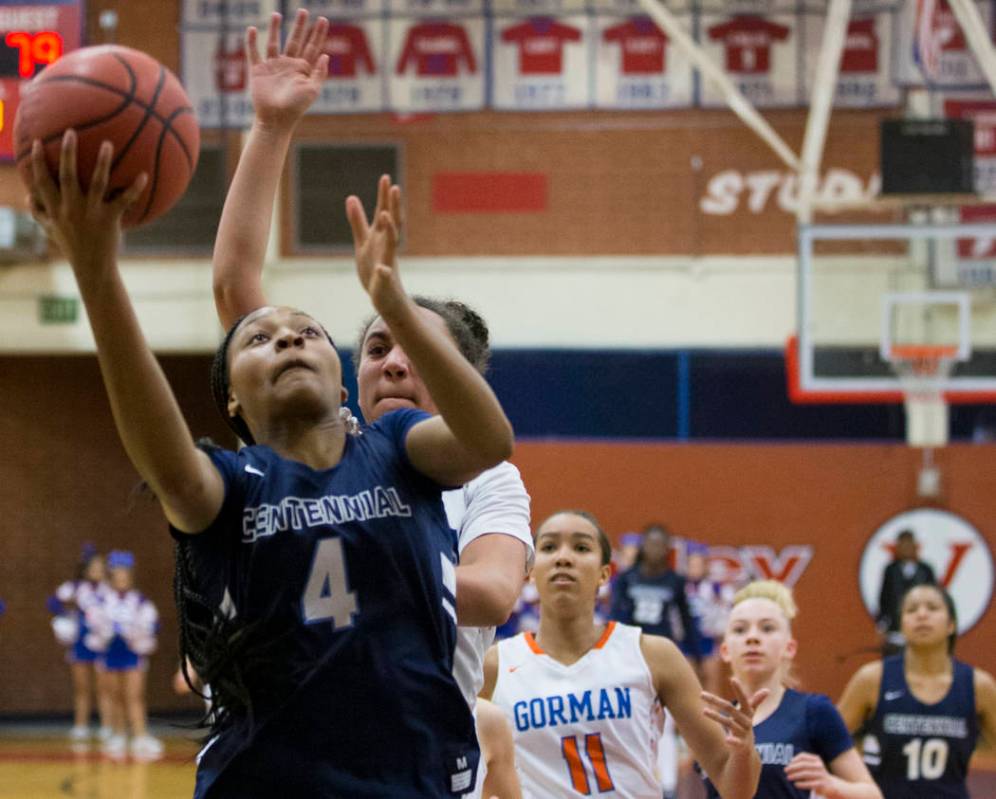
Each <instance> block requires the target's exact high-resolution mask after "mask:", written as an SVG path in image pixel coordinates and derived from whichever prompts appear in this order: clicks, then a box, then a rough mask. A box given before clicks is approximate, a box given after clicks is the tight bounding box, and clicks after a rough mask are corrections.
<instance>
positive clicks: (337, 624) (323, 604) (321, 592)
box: [301, 538, 357, 630]
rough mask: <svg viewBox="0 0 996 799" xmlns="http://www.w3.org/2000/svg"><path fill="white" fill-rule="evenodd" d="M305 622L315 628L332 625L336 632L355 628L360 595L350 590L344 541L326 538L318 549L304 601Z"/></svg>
mask: <svg viewBox="0 0 996 799" xmlns="http://www.w3.org/2000/svg"><path fill="white" fill-rule="evenodd" d="M301 610H302V612H303V613H304V621H305V622H306V623H307V624H314V623H316V622H320V621H331V622H332V629H333V630H342V629H345V628H346V627H352V626H353V616H355V615H356V613H357V607H356V593H355V592H353V591H350V590H349V583H348V582H347V580H346V557H345V555H344V554H343V551H342V541H341V540H339V539H338V538H323V539H322V540H321V541H319V542H318V546H316V547H315V559H314V560H313V561H312V562H311V573H310V574H309V575H308V582H307V584H306V585H305V587H304V595H303V596H302V597H301Z"/></svg>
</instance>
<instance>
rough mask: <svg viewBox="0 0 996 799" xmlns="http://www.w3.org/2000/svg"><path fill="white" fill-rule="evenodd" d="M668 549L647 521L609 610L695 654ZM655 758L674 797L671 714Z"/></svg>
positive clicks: (663, 532) (660, 528)
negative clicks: (639, 542) (632, 564)
mask: <svg viewBox="0 0 996 799" xmlns="http://www.w3.org/2000/svg"><path fill="white" fill-rule="evenodd" d="M670 549H671V536H670V534H669V533H668V531H667V529H666V528H665V527H664V525H662V524H649V525H647V526H646V527H645V528H644V530H643V540H642V542H641V545H640V549H639V552H638V553H637V556H636V564H635V565H634V566H633V567H632V568H631V569H628V570H627V571H625V572H623V573H622V574H620V575H619V577H618V579H617V580H616V582H615V584H614V585H613V587H612V613H611V615H612V618H613V619H615V620H616V621H621V622H622V623H623V624H632V625H635V626H637V627H640V628H641V629H642V630H643V632H644V633H646V634H648V635H659V636H662V637H664V638H670V639H671V640H672V641H674V642H675V643H676V644H679V645H684V646H687V647H688V648H689V650H690V651H691V652H694V653H698V652H699V649H700V644H699V634H698V630H697V629H696V627H695V622H694V620H693V619H692V614H691V611H690V610H689V608H688V597H687V595H686V591H685V578H684V577H682V576H681V575H680V574H678V573H677V572H676V571H675V570H674V569H672V568H671V564H670V561H669V559H668V555H669V553H670ZM679 627H680V629H678V628H679ZM692 661H693V664H694V665H695V666H696V668H698V664H699V657H697V656H693V658H692ZM657 763H658V773H659V774H660V776H661V784H662V787H663V788H664V796H665V797H672V796H675V795H676V791H677V785H678V745H677V731H676V729H675V725H674V719H673V718H672V716H671V714H670V713H667V714H666V715H665V717H664V731H663V733H662V735H661V739H660V741H659V743H658V761H657Z"/></svg>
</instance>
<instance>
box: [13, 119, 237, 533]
mask: <svg viewBox="0 0 996 799" xmlns="http://www.w3.org/2000/svg"><path fill="white" fill-rule="evenodd" d="M112 156H113V151H112V147H111V144H110V142H104V144H103V145H102V146H101V149H100V155H99V157H98V159H97V164H96V167H95V169H94V173H93V176H92V178H91V181H90V188H89V190H88V191H87V192H86V194H84V193H83V192H82V191H81V190H80V185H79V180H78V179H77V175H76V134H75V133H74V132H73V131H67V132H66V134H65V136H63V139H62V157H61V161H60V166H59V181H58V184H57V183H56V182H55V181H54V180H53V179H52V176H51V175H50V174H49V172H48V167H47V166H46V165H45V158H44V155H43V153H42V147H41V142H39V141H35V142H34V145H33V148H32V151H31V166H32V175H33V182H32V187H31V204H32V208H33V209H34V213H35V218H36V219H37V220H38V221H39V222H40V223H41V225H42V226H43V227H44V228H45V230H46V231H47V232H48V234H49V236H51V237H52V239H53V240H54V241H55V242H56V244H58V245H59V248H60V249H61V250H62V253H63V255H65V256H66V258H67V259H68V260H69V263H70V264H71V266H72V268H73V274H74V275H75V276H76V282H77V284H78V285H79V289H80V295H81V297H82V298H83V303H84V305H85V306H86V312H87V316H88V318H89V320H90V327H91V328H92V330H93V337H94V340H95V342H96V344H97V358H98V360H99V362H100V371H101V374H102V375H103V378H104V386H105V387H106V389H107V396H108V398H109V399H110V403H111V411H112V412H113V414H114V422H115V424H116V425H117V429H118V434H119V435H120V437H121V442H122V443H123V444H124V447H125V450H126V451H127V453H128V457H129V458H130V459H131V462H132V463H133V464H134V466H135V468H136V469H137V470H138V472H139V474H141V475H142V477H143V478H144V479H145V480H146V481H147V482H148V484H149V486H150V487H151V488H152V490H153V492H154V493H155V494H156V496H157V497H158V498H159V501H160V502H161V503H162V506H163V510H164V511H165V513H166V517H167V518H168V519H169V521H170V522H171V523H172V524H173V525H174V526H175V527H177V528H178V529H180V530H185V531H188V532H199V531H200V530H203V529H205V528H206V527H207V526H208V525H209V524H210V523H211V522H212V521H213V520H214V518H215V516H217V514H218V511H219V510H220V509H221V503H222V501H223V499H224V485H223V483H222V479H221V475H220V474H219V473H218V471H217V469H215V467H214V465H213V464H212V463H211V461H210V459H209V458H208V457H207V456H206V455H205V454H204V453H202V452H201V451H200V450H198V449H197V447H196V446H195V445H194V440H193V438H192V436H191V435H190V430H189V429H188V428H187V424H186V422H185V421H184V419H183V416H182V415H181V413H180V408H179V406H178V405H177V402H176V399H175V398H174V396H173V392H172V390H171V389H170V387H169V384H168V383H167V382H166V377H165V375H164V374H163V372H162V370H161V369H160V368H159V364H158V363H157V362H156V359H155V357H154V356H153V354H152V351H151V350H150V349H149V346H148V344H147V343H146V341H145V336H144V335H143V334H142V330H141V328H140V327H139V324H138V319H137V318H136V316H135V311H134V308H133V307H132V304H131V300H130V298H129V297H128V293H127V292H126V291H125V287H124V283H123V281H122V279H121V274H120V272H119V271H118V264H117V250H118V242H119V240H120V237H121V216H122V214H123V213H124V211H125V209H126V208H127V207H128V206H129V205H130V204H131V203H133V202H134V201H135V199H136V198H137V197H138V195H139V194H140V193H141V191H142V189H143V188H144V186H145V183H146V181H147V176H146V175H145V174H143V175H141V176H140V177H139V178H138V180H136V181H135V183H134V184H132V186H131V187H129V188H128V189H127V190H126V191H125V192H123V193H122V194H121V196H119V197H118V198H116V199H113V200H107V201H105V200H104V197H105V194H106V192H107V186H108V177H109V175H110V169H111V159H112Z"/></svg>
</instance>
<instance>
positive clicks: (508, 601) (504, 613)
mask: <svg viewBox="0 0 996 799" xmlns="http://www.w3.org/2000/svg"><path fill="white" fill-rule="evenodd" d="M521 589H522V581H521V580H518V581H514V580H510V579H508V578H503V579H495V580H493V581H492V584H491V585H490V586H489V590H487V591H485V592H484V597H483V598H482V602H481V615H482V616H483V617H485V618H486V619H487V622H486V623H485V624H483V625H481V626H482V627H500V626H501V625H502V624H504V623H505V622H507V621H508V618H509V616H511V615H512V610H514V608H515V602H516V600H517V599H518V598H519V593H520V591H521Z"/></svg>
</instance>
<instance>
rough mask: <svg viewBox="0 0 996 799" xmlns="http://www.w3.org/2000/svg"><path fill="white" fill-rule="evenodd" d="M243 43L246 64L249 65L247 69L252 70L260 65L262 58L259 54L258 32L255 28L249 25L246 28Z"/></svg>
mask: <svg viewBox="0 0 996 799" xmlns="http://www.w3.org/2000/svg"><path fill="white" fill-rule="evenodd" d="M243 43H244V46H245V51H246V63H248V64H249V68H250V69H252V68H253V67H255V66H258V65H259V64H262V63H263V57H262V56H261V55H260V54H259V31H258V30H257V29H256V28H255V26H253V25H250V26H249V27H248V28H246V35H245V39H244V42H243Z"/></svg>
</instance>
